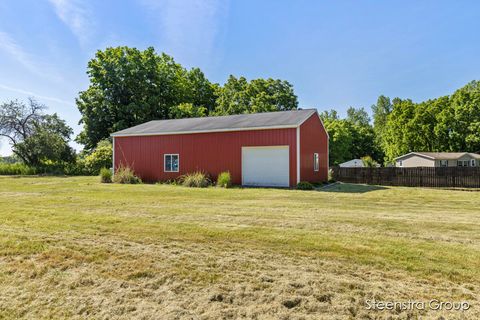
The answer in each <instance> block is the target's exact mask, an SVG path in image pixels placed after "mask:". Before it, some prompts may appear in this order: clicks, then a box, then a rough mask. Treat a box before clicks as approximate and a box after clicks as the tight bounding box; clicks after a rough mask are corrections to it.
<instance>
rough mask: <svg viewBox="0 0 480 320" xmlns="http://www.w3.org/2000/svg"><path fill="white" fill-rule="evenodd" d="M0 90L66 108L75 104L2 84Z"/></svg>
mask: <svg viewBox="0 0 480 320" xmlns="http://www.w3.org/2000/svg"><path fill="white" fill-rule="evenodd" d="M0 89H3V90H7V91H11V92H15V93H20V94H24V95H26V96H30V97H35V98H38V99H40V100H48V101H52V102H57V103H60V104H64V105H68V106H75V104H74V103H73V102H71V101H67V100H63V99H59V98H55V97H49V96H43V95H40V94H36V93H34V92H31V91H26V90H23V89H19V88H13V87H10V86H6V85H4V84H0Z"/></svg>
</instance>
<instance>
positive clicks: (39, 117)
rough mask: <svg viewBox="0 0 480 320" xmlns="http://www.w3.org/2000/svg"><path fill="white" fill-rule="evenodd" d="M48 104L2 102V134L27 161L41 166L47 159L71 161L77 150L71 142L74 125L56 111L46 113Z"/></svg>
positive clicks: (51, 160) (15, 151) (0, 111)
mask: <svg viewBox="0 0 480 320" xmlns="http://www.w3.org/2000/svg"><path fill="white" fill-rule="evenodd" d="M43 110H45V106H43V105H41V104H39V103H38V102H36V101H35V100H33V99H29V100H28V103H23V102H20V101H17V100H15V101H10V102H6V103H3V104H1V105H0V136H3V137H6V138H7V139H8V140H9V141H10V144H11V147H12V152H13V153H14V154H15V155H16V156H17V157H19V158H20V159H21V160H22V161H23V162H24V163H26V164H28V165H31V166H38V165H41V164H42V163H45V162H47V161H50V162H56V163H59V162H71V161H73V160H74V157H75V152H74V151H73V149H72V148H71V147H70V146H69V145H68V143H69V141H70V136H71V135H72V133H73V130H72V128H70V127H69V126H67V124H66V123H65V121H64V120H62V119H60V118H59V117H58V115H57V114H51V115H49V114H44V113H43Z"/></svg>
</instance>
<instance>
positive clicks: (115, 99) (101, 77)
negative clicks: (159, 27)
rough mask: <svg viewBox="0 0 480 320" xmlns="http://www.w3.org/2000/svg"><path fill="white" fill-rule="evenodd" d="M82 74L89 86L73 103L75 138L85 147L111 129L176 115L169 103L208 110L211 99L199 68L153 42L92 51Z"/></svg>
mask: <svg viewBox="0 0 480 320" xmlns="http://www.w3.org/2000/svg"><path fill="white" fill-rule="evenodd" d="M87 74H88V76H89V78H90V86H89V88H88V89H87V90H85V91H82V92H80V94H79V97H78V99H77V106H78V109H79V111H80V113H81V114H82V118H81V120H80V123H81V124H83V126H84V128H83V131H82V132H81V134H80V135H79V137H78V141H79V142H81V143H82V144H84V145H85V147H86V149H88V150H91V149H93V148H94V147H95V146H96V145H97V143H98V142H99V141H101V140H103V139H105V138H108V137H109V135H110V134H111V133H112V132H115V131H117V130H122V129H125V128H127V127H131V126H134V125H137V124H140V123H143V122H146V121H149V120H154V119H169V118H171V117H172V116H176V115H177V114H179V112H176V111H173V112H172V109H173V108H175V107H177V106H178V105H180V104H182V103H190V104H192V105H193V106H194V108H200V107H205V108H206V109H207V110H208V109H209V108H210V109H212V108H213V104H214V102H215V100H216V96H215V90H216V86H214V85H212V84H211V83H210V82H209V81H208V80H207V79H206V78H205V76H204V74H203V73H202V72H201V71H200V70H199V69H196V68H195V69H192V70H186V69H185V68H183V67H182V66H181V65H180V64H178V63H176V62H175V61H174V60H173V58H172V57H170V56H168V55H166V54H160V55H158V54H157V53H156V52H155V50H154V49H153V48H148V49H146V50H144V51H140V50H138V49H135V48H129V47H117V48H107V49H106V50H104V51H97V53H96V55H95V58H94V59H92V60H91V61H90V62H89V63H88V69H87Z"/></svg>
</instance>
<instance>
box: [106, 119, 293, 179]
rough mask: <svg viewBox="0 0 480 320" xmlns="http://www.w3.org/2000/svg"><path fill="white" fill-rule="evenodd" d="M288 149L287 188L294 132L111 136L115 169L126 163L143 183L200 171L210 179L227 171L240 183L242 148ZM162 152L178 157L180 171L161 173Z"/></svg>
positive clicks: (281, 130)
mask: <svg viewBox="0 0 480 320" xmlns="http://www.w3.org/2000/svg"><path fill="white" fill-rule="evenodd" d="M280 145H288V146H290V185H291V186H295V185H296V172H297V171H296V170H297V169H296V168H297V167H296V165H297V164H296V129H294V128H293V129H269V130H255V131H233V132H212V133H194V134H178V135H159V136H130V137H115V160H114V161H115V168H117V167H118V166H119V165H120V164H128V165H130V166H131V167H133V169H134V170H135V172H136V174H137V175H139V176H140V177H141V178H142V179H143V180H145V181H162V180H169V179H174V178H177V177H178V176H180V175H182V174H185V173H189V172H193V171H196V170H201V171H204V172H207V173H209V174H210V175H211V176H212V178H214V179H216V176H217V175H218V174H219V173H220V172H222V171H227V170H228V171H230V174H231V175H232V181H233V183H234V184H241V182H242V172H241V171H242V163H241V158H242V146H243V147H250V146H280ZM166 153H178V154H179V155H180V172H163V165H164V163H163V161H164V160H163V159H164V154H166Z"/></svg>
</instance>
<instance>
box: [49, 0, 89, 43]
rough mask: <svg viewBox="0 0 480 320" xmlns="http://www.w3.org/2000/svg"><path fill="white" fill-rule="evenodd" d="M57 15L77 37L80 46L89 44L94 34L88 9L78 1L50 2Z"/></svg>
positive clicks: (54, 0) (59, 0)
mask: <svg viewBox="0 0 480 320" xmlns="http://www.w3.org/2000/svg"><path fill="white" fill-rule="evenodd" d="M49 1H50V3H51V4H52V6H53V7H54V9H55V13H56V14H57V16H58V17H59V18H60V20H62V21H63V23H65V24H66V25H67V27H68V28H69V29H70V30H71V31H72V33H73V34H74V35H75V36H76V37H77V39H78V41H79V42H80V45H82V46H84V45H86V44H87V42H88V40H89V38H90V36H91V34H92V27H93V26H92V18H91V16H92V15H91V12H90V10H88V8H87V7H86V6H85V5H84V4H82V3H81V2H80V1H77V0H49Z"/></svg>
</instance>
